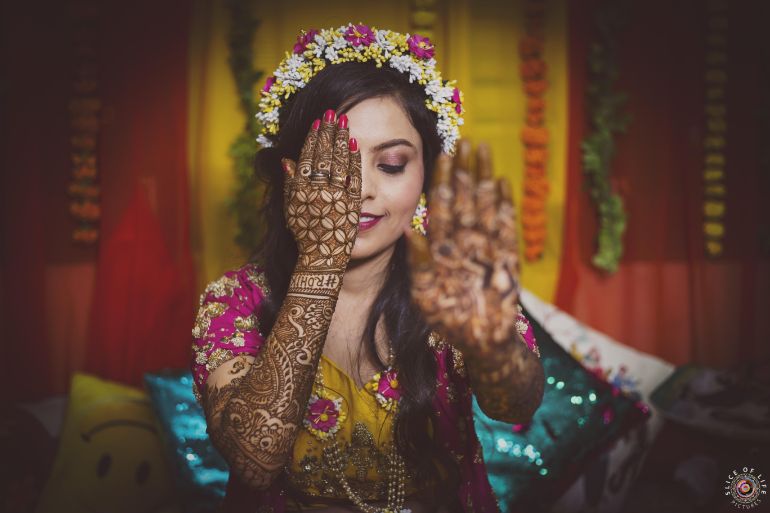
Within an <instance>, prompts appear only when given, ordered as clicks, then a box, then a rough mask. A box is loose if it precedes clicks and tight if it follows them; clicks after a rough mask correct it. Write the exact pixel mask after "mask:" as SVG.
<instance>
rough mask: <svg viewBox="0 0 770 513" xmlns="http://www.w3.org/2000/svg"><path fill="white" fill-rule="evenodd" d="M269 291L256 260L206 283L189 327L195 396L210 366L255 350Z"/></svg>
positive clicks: (261, 337)
mask: <svg viewBox="0 0 770 513" xmlns="http://www.w3.org/2000/svg"><path fill="white" fill-rule="evenodd" d="M269 293H270V291H269V288H268V286H267V279H266V277H265V274H264V272H263V271H262V269H261V268H259V267H258V266H257V265H256V264H247V265H245V266H243V267H241V268H240V269H236V270H232V271H227V272H225V273H224V275H223V276H222V277H220V278H218V279H216V280H214V281H212V282H211V283H209V284H208V285H207V286H206V289H205V291H204V292H203V294H202V295H201V298H200V307H199V309H198V315H197V317H196V319H195V325H194V326H193V329H192V338H193V342H192V356H191V368H192V374H193V381H194V384H193V392H194V393H195V397H196V398H197V399H198V400H200V398H201V392H202V391H203V387H204V386H205V385H206V379H207V378H208V376H209V374H210V373H212V372H213V371H214V369H216V368H217V367H219V366H220V365H222V364H223V363H224V362H226V361H228V360H230V359H232V358H234V357H235V356H236V355H239V354H243V353H246V354H250V355H256V354H257V353H258V352H259V349H260V348H261V347H262V344H263V343H264V341H265V337H266V336H267V334H266V333H263V332H262V329H261V326H260V324H259V318H260V313H261V310H262V305H263V303H264V300H265V298H266V297H267V295H268V294H269Z"/></svg>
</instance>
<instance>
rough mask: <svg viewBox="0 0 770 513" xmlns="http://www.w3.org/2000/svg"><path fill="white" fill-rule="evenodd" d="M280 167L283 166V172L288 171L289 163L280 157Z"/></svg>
mask: <svg viewBox="0 0 770 513" xmlns="http://www.w3.org/2000/svg"><path fill="white" fill-rule="evenodd" d="M281 167H283V170H284V171H285V172H287V173H288V172H289V163H288V162H287V161H285V160H283V159H281Z"/></svg>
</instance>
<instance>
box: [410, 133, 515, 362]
mask: <svg viewBox="0 0 770 513" xmlns="http://www.w3.org/2000/svg"><path fill="white" fill-rule="evenodd" d="M472 160H473V159H472V150H471V145H470V142H468V141H466V140H461V141H460V142H459V145H458V149H457V153H456V155H455V157H454V158H452V157H450V156H449V155H446V154H442V155H441V156H439V157H438V159H437V160H436V169H435V175H434V176H435V178H434V184H433V186H432V187H431V190H430V193H429V196H428V208H429V212H430V218H429V219H430V223H429V227H428V230H427V231H428V238H427V240H425V239H424V238H423V237H422V236H421V235H419V234H417V233H414V231H413V230H412V228H411V227H410V228H408V229H407V230H405V233H406V235H407V240H408V241H409V243H408V245H409V257H410V264H411V273H412V296H413V298H414V300H415V302H416V303H417V305H418V306H419V307H420V309H421V310H422V311H423V313H424V315H425V318H426V320H427V322H428V324H429V325H430V326H431V328H433V329H435V330H437V331H438V332H439V333H441V334H442V335H444V336H446V337H448V340H449V342H451V343H452V344H453V345H455V346H456V347H457V348H458V349H460V350H461V351H463V352H464V353H465V352H468V353H470V354H469V356H470V355H473V356H478V357H482V356H483V355H484V354H485V353H487V352H488V351H489V350H491V349H493V348H494V347H495V346H496V345H498V344H500V343H504V342H509V341H510V340H512V338H513V337H514V336H515V333H516V329H515V322H516V317H517V314H518V308H517V300H518V292H519V255H518V241H517V233H516V219H515V210H514V207H513V200H512V198H511V189H510V185H509V183H508V181H507V180H506V179H505V178H500V179H498V180H495V179H494V178H493V174H492V159H491V154H490V150H489V147H488V146H487V145H485V144H480V145H479V147H478V150H477V151H476V155H475V164H476V165H475V168H476V169H475V173H474V172H473V171H472V170H471V162H472Z"/></svg>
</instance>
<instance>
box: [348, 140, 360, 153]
mask: <svg viewBox="0 0 770 513" xmlns="http://www.w3.org/2000/svg"><path fill="white" fill-rule="evenodd" d="M348 148H350V151H358V141H356V138H355V137H353V138H352V139H350V142H349V143H348Z"/></svg>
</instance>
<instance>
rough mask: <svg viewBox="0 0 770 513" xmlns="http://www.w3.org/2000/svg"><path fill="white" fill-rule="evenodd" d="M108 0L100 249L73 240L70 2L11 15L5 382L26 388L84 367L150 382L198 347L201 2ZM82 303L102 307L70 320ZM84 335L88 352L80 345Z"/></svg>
mask: <svg viewBox="0 0 770 513" xmlns="http://www.w3.org/2000/svg"><path fill="white" fill-rule="evenodd" d="M93 5H94V7H95V10H94V13H95V18H94V19H95V20H96V23H95V24H94V25H93V26H92V28H93V32H92V33H93V34H95V37H96V45H95V48H96V51H97V54H98V59H99V60H98V66H97V68H98V69H97V76H98V79H99V87H100V89H99V92H100V96H101V99H102V100H103V103H104V109H103V113H102V114H103V125H102V127H101V131H100V138H99V143H98V144H99V152H98V161H97V167H98V173H99V182H100V185H101V188H102V195H103V197H102V219H101V228H100V229H101V233H100V236H101V240H100V241H99V243H98V244H97V246H96V247H91V248H83V247H81V246H78V245H77V244H75V243H73V242H72V241H71V234H72V229H73V228H74V227H75V222H74V221H73V220H72V218H71V217H70V215H69V213H68V202H69V198H68V197H67V185H68V183H69V182H70V181H71V176H72V169H71V164H70V151H71V149H70V141H69V135H70V128H69V118H68V115H69V114H68V110H67V105H68V101H69V99H70V97H71V94H72V93H71V91H72V78H73V77H74V75H75V65H76V61H75V59H74V58H73V53H74V37H75V32H76V31H75V29H74V25H73V22H72V20H73V18H72V17H71V11H70V8H71V4H70V3H69V2H54V3H47V4H45V5H44V6H41V5H40V4H36V3H29V2H27V3H24V2H14V3H9V2H6V3H4V4H3V7H2V15H0V25H1V26H0V28H2V31H1V32H2V33H1V34H0V37H1V38H2V49H1V51H2V63H1V64H0V66H2V76H3V77H4V79H3V81H2V84H3V85H2V88H1V89H0V100H1V101H2V104H1V105H0V106H1V107H2V131H3V133H2V137H0V148H1V149H2V155H1V156H0V157H1V158H2V161H1V162H0V163H1V164H2V170H1V171H0V180H1V181H0V186H1V187H0V211H2V222H1V223H0V244H2V248H1V249H2V251H1V252H0V255H1V260H0V301H2V302H1V303H0V311H2V326H3V330H2V335H0V344H1V345H2V354H3V359H4V361H5V365H4V366H3V372H2V373H0V376H2V386H0V390H2V394H3V398H7V399H10V400H14V401H16V400H31V399H37V398H42V397H45V396H47V395H51V394H53V393H65V392H66V382H67V381H66V380H67V377H68V376H69V374H71V372H73V371H76V370H87V371H90V372H93V373H95V374H97V375H100V376H102V377H104V378H109V379H116V380H120V381H124V382H127V383H133V384H138V383H139V382H140V379H141V376H142V374H143V373H144V372H146V371H150V370H156V369H160V368H162V367H164V366H173V367H184V366H186V364H187V359H188V351H189V339H190V327H191V326H192V323H193V316H194V312H195V308H194V306H195V298H194V290H193V287H194V283H195V280H194V276H193V268H192V262H191V257H190V248H189V199H188V184H187V168H186V166H187V86H188V83H187V81H188V76H187V69H188V38H189V18H190V4H189V2H181V1H178V2H151V1H148V0H140V1H139V2H122V3H117V2H107V3H103V2H93ZM6 79H7V80H6ZM72 269H75V271H73V270H72ZM94 269H95V272H94ZM79 276H82V277H85V278H87V279H86V280H84V281H82V282H79V281H78V279H77V278H78V277H79ZM94 276H95V282H94ZM62 278H65V279H62ZM92 286H93V287H94V290H93V291H91V290H90V288H91V287H92ZM71 303H78V304H77V306H76V307H73V308H72V310H73V311H76V312H83V315H82V317H83V318H87V317H89V316H88V310H89V309H90V310H91V315H90V319H91V326H90V328H81V327H79V326H76V324H77V323H75V324H73V323H69V325H68V324H67V322H68V321H67V316H68V315H69V313H68V312H67V311H64V309H62V308H61V306H62V305H65V306H66V305H68V304H71ZM52 305H53V306H52ZM52 318H54V319H55V321H56V322H55V323H52V322H51V321H52ZM57 323H58V324H57ZM59 325H61V326H64V327H65V328H66V329H68V330H70V332H68V333H67V336H63V335H62V334H61V333H57V332H56V326H59ZM86 325H87V324H86V323H85V322H84V323H83V326H86ZM73 340H74V341H76V342H77V344H78V345H79V347H78V348H74V347H72V346H70V345H69V344H70V343H71V342H73ZM65 343H66V344H67V345H66V347H63V345H64V344H65ZM76 349H77V351H80V352H81V353H82V351H83V350H85V353H86V354H85V356H83V355H82V354H80V355H79V356H78V357H75V358H73V357H71V354H70V353H72V352H73V351H75V350H76Z"/></svg>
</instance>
